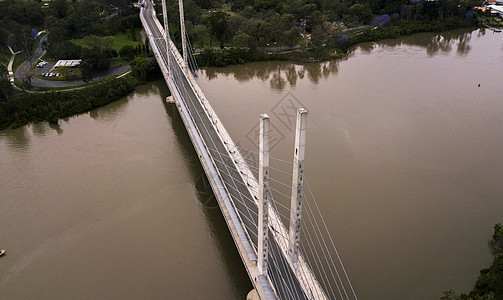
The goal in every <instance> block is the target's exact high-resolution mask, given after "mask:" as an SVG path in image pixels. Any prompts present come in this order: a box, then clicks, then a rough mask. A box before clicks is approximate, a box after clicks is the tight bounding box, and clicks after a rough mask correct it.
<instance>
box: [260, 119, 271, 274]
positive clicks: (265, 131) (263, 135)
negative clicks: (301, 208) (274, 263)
mask: <svg viewBox="0 0 503 300" xmlns="http://www.w3.org/2000/svg"><path fill="white" fill-rule="evenodd" d="M258 176H259V200H258V201H259V202H258V269H259V271H260V273H261V274H263V275H266V274H267V257H268V255H269V244H268V243H269V242H268V233H269V210H268V205H269V116H268V115H266V114H262V115H260V142H259V175H258Z"/></svg>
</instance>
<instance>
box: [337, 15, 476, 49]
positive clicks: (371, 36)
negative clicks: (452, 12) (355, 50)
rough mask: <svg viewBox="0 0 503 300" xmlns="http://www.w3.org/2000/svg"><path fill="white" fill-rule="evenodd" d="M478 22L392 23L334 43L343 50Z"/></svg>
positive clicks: (467, 26)
mask: <svg viewBox="0 0 503 300" xmlns="http://www.w3.org/2000/svg"><path fill="white" fill-rule="evenodd" d="M476 24H477V23H476V22H474V21H467V20H464V21H463V20H458V19H449V20H447V21H445V22H428V23H400V24H394V23H390V24H386V25H384V26H380V27H379V28H375V29H373V28H368V29H366V30H363V31H362V32H361V33H360V34H357V35H351V36H340V37H335V40H334V44H333V45H334V46H337V47H339V48H341V49H343V50H347V49H349V47H350V46H353V45H356V44H359V43H363V42H374V41H379V40H383V39H393V38H398V37H400V36H405V35H409V34H413V33H419V32H443V31H446V30H451V29H456V28H465V27H466V28H470V27H473V26H475V25H476ZM344 41H346V42H344Z"/></svg>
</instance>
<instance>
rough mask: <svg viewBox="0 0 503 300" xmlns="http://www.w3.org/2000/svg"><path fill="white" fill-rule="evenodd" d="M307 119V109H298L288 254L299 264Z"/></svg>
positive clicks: (295, 264)
mask: <svg viewBox="0 0 503 300" xmlns="http://www.w3.org/2000/svg"><path fill="white" fill-rule="evenodd" d="M306 120H307V111H306V110H305V109H303V108H299V109H298V110H297V122H296V125H295V150H294V154H293V175H292V195H291V204H290V229H289V241H288V243H289V245H288V254H289V256H290V259H291V261H292V263H293V265H294V267H297V264H298V253H299V248H300V225H301V218H302V183H303V181H304V155H305V148H306Z"/></svg>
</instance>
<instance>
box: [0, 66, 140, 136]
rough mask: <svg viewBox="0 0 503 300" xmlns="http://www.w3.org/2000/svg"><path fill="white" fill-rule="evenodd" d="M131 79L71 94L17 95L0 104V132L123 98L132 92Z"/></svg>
mask: <svg viewBox="0 0 503 300" xmlns="http://www.w3.org/2000/svg"><path fill="white" fill-rule="evenodd" d="M136 83H137V82H136V80H135V79H134V78H133V77H132V76H124V77H122V78H111V79H107V80H105V81H103V82H100V83H98V84H94V85H92V86H89V87H87V88H84V89H81V90H75V91H72V92H48V93H34V94H28V93H26V94H20V95H17V96H14V97H11V98H9V99H8V100H6V101H2V102H0V130H2V129H5V128H8V127H9V126H12V127H13V128H16V127H19V126H22V125H26V124H28V123H30V122H39V121H49V122H57V120H58V119H60V118H64V117H68V116H72V115H75V114H79V113H83V112H86V111H89V110H91V109H94V108H97V107H100V106H103V105H105V104H108V103H110V102H113V101H115V100H117V99H119V98H121V97H124V96H126V95H127V94H129V93H131V92H132V91H133V90H134V87H135V85H136Z"/></svg>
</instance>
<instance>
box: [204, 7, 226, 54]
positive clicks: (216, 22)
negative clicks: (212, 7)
mask: <svg viewBox="0 0 503 300" xmlns="http://www.w3.org/2000/svg"><path fill="white" fill-rule="evenodd" d="M228 18H229V15H228V14H227V13H224V12H221V11H219V12H212V13H211V14H210V16H209V17H208V22H209V25H210V33H211V34H212V35H213V36H215V37H216V38H217V40H218V41H219V42H220V48H222V49H223V48H224V38H225V32H226V31H227V20H228Z"/></svg>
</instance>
